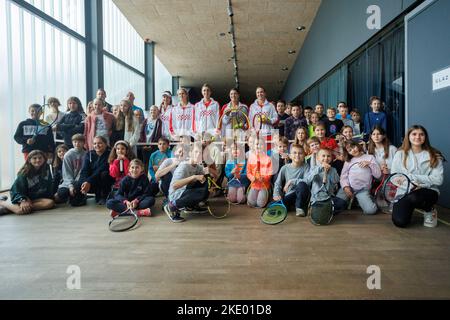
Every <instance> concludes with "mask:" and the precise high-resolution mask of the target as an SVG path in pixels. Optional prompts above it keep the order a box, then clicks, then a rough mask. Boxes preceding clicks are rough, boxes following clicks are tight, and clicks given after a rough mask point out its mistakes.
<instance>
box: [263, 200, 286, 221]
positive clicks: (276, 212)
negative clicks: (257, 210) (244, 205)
mask: <svg viewBox="0 0 450 320" xmlns="http://www.w3.org/2000/svg"><path fill="white" fill-rule="evenodd" d="M286 217H287V208H286V206H285V205H284V203H283V201H282V200H279V201H274V202H272V203H271V204H269V205H268V206H267V208H265V209H264V210H263V212H262V213H261V222H263V223H265V224H269V225H276V224H280V223H282V222H283V221H284V220H286Z"/></svg>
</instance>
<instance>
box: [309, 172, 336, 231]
mask: <svg viewBox="0 0 450 320" xmlns="http://www.w3.org/2000/svg"><path fill="white" fill-rule="evenodd" d="M327 180H328V173H327V172H324V174H323V178H322V186H321V187H320V189H319V190H318V192H317V193H321V192H325V193H326V194H328V199H326V200H322V201H315V202H311V201H310V203H309V208H308V216H309V220H310V221H311V223H312V224H313V225H315V226H325V225H328V224H330V223H331V221H332V220H333V217H334V203H333V200H332V199H331V195H330V191H329V190H328V188H327Z"/></svg>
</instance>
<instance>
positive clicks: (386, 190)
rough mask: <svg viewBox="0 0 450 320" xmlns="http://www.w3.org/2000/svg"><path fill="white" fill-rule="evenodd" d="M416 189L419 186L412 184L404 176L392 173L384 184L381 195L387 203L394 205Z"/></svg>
mask: <svg viewBox="0 0 450 320" xmlns="http://www.w3.org/2000/svg"><path fill="white" fill-rule="evenodd" d="M418 188H419V186H418V185H417V184H415V183H414V182H412V181H411V179H410V178H409V177H408V176H407V175H406V174H403V173H393V174H391V175H390V176H389V177H388V178H387V179H386V181H385V183H384V186H383V194H384V198H385V199H386V201H387V202H389V203H391V204H394V203H397V202H399V201H400V200H402V199H403V198H404V197H406V196H407V195H408V194H409V193H411V192H413V191H415V190H417V189H418Z"/></svg>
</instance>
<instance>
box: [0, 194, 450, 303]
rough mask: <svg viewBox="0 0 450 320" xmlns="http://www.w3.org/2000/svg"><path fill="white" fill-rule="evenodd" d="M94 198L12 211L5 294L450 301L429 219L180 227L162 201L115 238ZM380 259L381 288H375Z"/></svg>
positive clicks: (447, 268) (449, 254)
mask: <svg viewBox="0 0 450 320" xmlns="http://www.w3.org/2000/svg"><path fill="white" fill-rule="evenodd" d="M89 202H90V203H89V205H88V206H86V207H82V208H70V207H68V206H62V207H59V208H57V209H55V210H51V211H46V212H40V213H36V214H32V215H28V216H14V215H6V216H1V217H0V235H1V236H0V252H1V255H0V283H1V286H0V298H1V299H400V298H401V299H417V298H426V299H430V298H437V299H448V298H450V250H449V243H450V228H449V227H447V226H445V225H443V224H440V225H439V227H438V228H435V229H428V228H424V227H423V226H422V219H421V218H420V217H419V216H418V215H417V216H416V217H415V218H414V224H413V226H411V227H410V228H408V229H397V228H395V227H394V226H393V225H392V223H391V221H390V216H388V215H384V214H379V215H376V216H362V215H361V214H360V213H358V212H356V211H353V212H351V213H347V214H343V215H340V216H338V217H337V218H336V219H335V221H334V223H333V224H332V225H330V226H327V227H315V226H313V225H311V224H310V223H309V222H308V220H307V219H305V218H297V217H295V215H293V214H292V213H290V214H289V217H288V219H287V220H286V221H285V222H284V223H283V224H280V225H277V226H266V225H263V224H261V223H260V222H259V213H260V212H259V211H258V210H255V209H249V208H247V207H245V206H244V207H233V208H232V210H233V211H232V212H231V213H230V215H229V217H228V218H226V219H224V220H215V219H213V218H212V217H211V216H209V215H196V216H190V217H187V221H186V222H185V223H182V224H173V223H171V222H170V221H169V220H168V218H167V217H166V215H165V214H164V213H162V212H161V210H160V209H159V208H160V202H161V201H160V199H159V200H158V202H157V207H156V209H154V210H153V211H154V216H153V217H150V218H144V219H142V225H141V226H140V227H139V228H138V229H136V230H134V231H132V232H125V233H112V232H109V230H108V228H107V222H108V220H109V219H108V213H107V211H106V210H105V209H104V208H101V207H98V206H96V205H95V204H94V203H93V202H92V200H90V201H89ZM440 217H442V218H445V219H446V220H447V221H449V220H450V214H449V212H448V210H441V211H440ZM70 265H77V266H79V267H80V268H81V289H80V290H68V289H67V287H66V281H67V278H68V277H69V274H67V273H66V270H67V268H68V266H70ZM370 265H377V266H379V267H380V268H381V285H382V289H381V290H368V289H367V286H366V281H367V278H368V276H369V275H368V274H367V273H366V270H367V267H368V266H370Z"/></svg>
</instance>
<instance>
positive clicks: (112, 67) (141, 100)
mask: <svg viewBox="0 0 450 320" xmlns="http://www.w3.org/2000/svg"><path fill="white" fill-rule="evenodd" d="M104 64H105V90H106V92H107V95H108V98H107V100H108V102H109V103H111V104H119V102H120V100H122V99H123V98H125V96H126V95H127V93H128V92H129V91H131V92H133V93H134V95H135V97H136V100H135V102H134V104H135V105H137V106H140V107H142V106H145V79H144V77H142V76H141V75H139V74H137V73H135V72H133V71H131V70H130V69H128V68H125V67H124V66H122V65H121V64H119V63H117V62H116V61H114V60H112V59H110V58H108V57H106V56H105V62H104Z"/></svg>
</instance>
